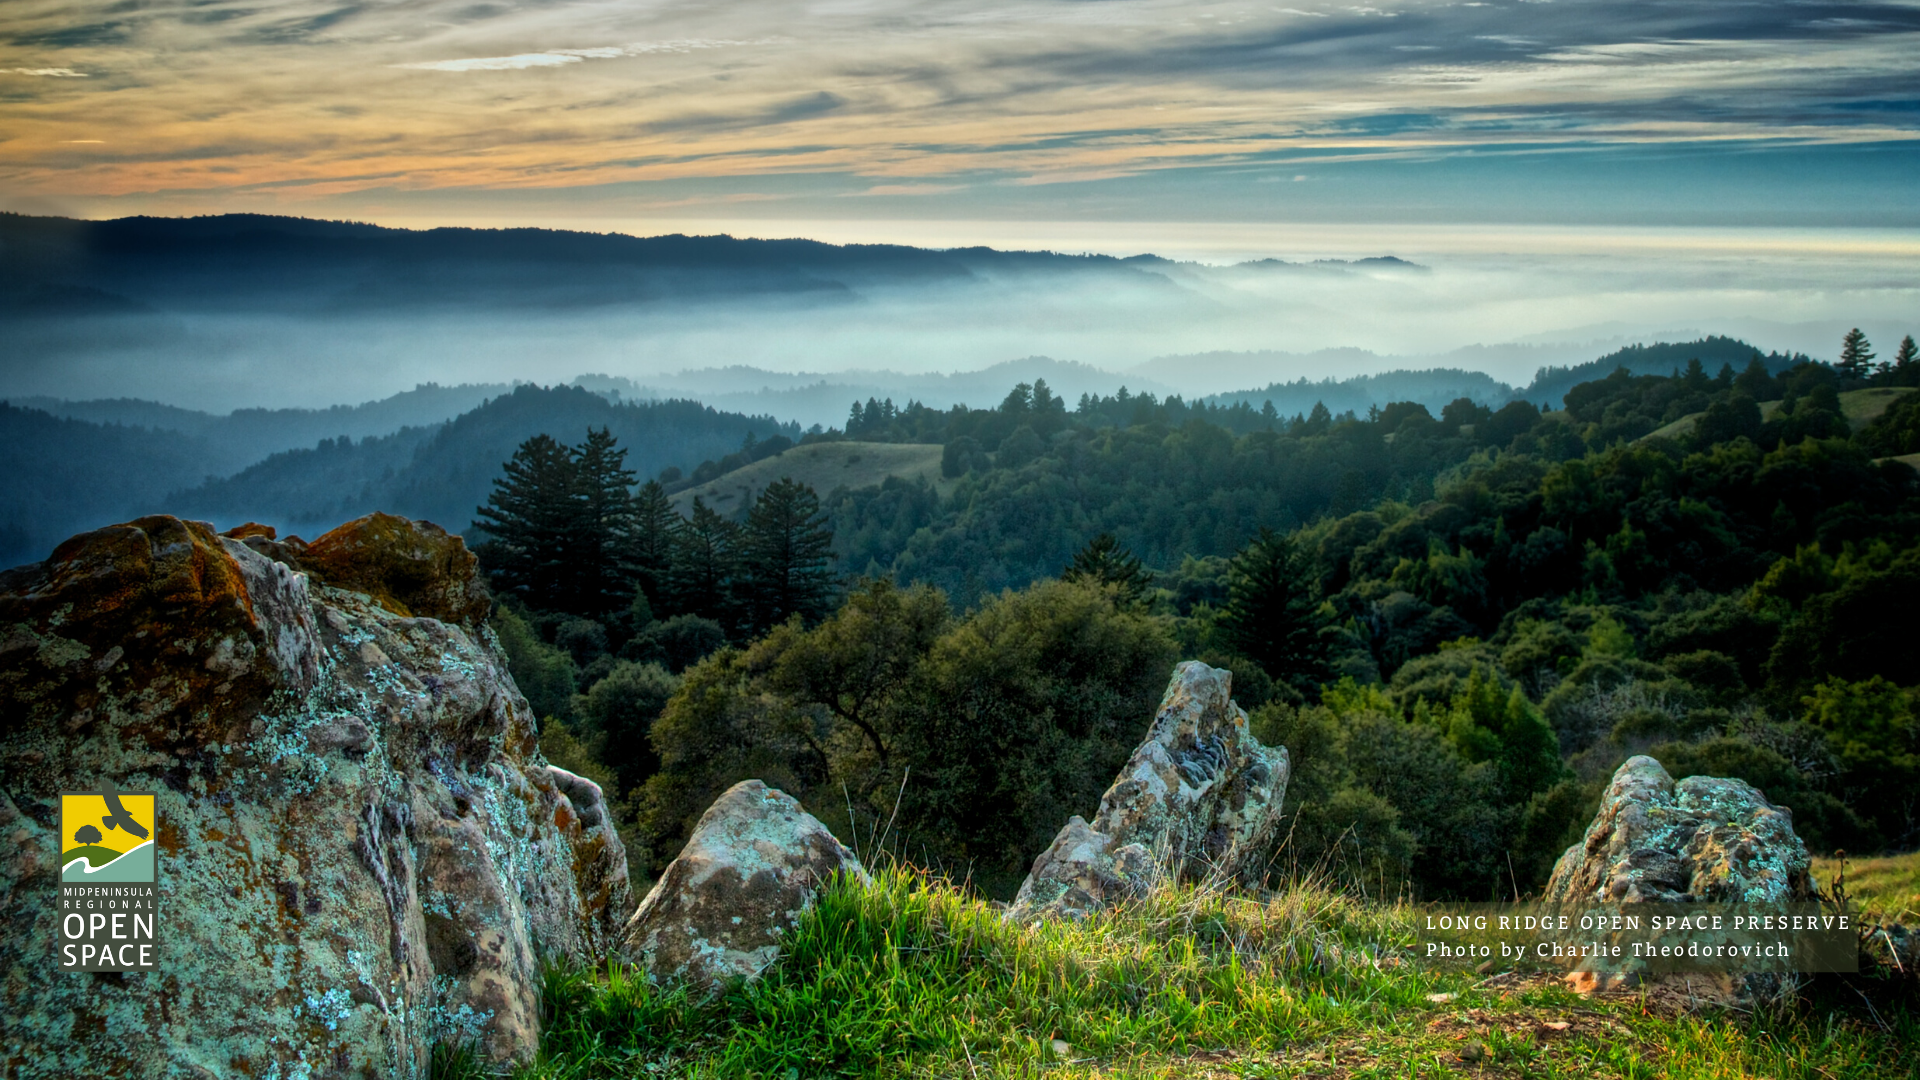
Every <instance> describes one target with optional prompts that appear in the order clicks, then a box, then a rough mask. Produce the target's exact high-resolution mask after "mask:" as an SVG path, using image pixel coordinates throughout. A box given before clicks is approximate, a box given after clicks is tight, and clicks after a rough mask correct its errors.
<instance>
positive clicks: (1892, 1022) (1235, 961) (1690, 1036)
mask: <svg viewBox="0 0 1920 1080" xmlns="http://www.w3.org/2000/svg"><path fill="white" fill-rule="evenodd" d="M1411 914H1412V913H1411V911H1410V909H1406V908H1394V907H1387V906H1382V905H1375V904H1369V903H1365V902H1362V901H1356V900H1353V899H1350V898H1347V897H1344V896H1340V895H1337V894H1333V893H1330V892H1325V891H1322V890H1318V889H1312V888H1297V889H1293V890H1291V891H1288V892H1284V893H1282V894H1280V895H1278V896H1276V897H1274V898H1272V899H1271V900H1269V901H1268V902H1264V903H1261V902H1254V901H1251V900H1246V899H1236V898H1232V897H1228V896H1222V895H1218V894H1212V893H1208V892H1204V891H1197V890H1191V889H1183V890H1168V891H1165V892H1162V893H1160V894H1157V895H1155V896H1153V897H1152V898H1150V899H1148V900H1147V901H1145V902H1142V903H1140V904H1139V905H1136V906H1133V907H1130V908H1128V909H1126V910H1123V911H1118V912H1115V913H1113V914H1110V915H1107V916H1104V917H1101V918H1097V919H1093V920H1089V921H1086V922H1082V923H1049V924H1043V925H1039V926H1019V925H1014V924H1010V923H1007V922H1005V921H1004V920H1003V919H1002V916H1001V912H1000V911H999V910H998V909H997V908H995V907H994V906H993V905H991V904H989V903H987V902H985V901H981V900H979V899H976V898H973V897H971V896H968V895H965V894H963V893H962V892H960V891H959V890H956V889H954V888H951V887H949V886H947V885H944V884H941V883H939V882H934V881H929V880H927V879H925V878H922V877H918V876H916V875H914V874H911V873H908V872H905V871H888V872H884V873H882V874H880V875H878V878H877V880H876V882H875V883H874V884H872V885H870V886H860V885H837V886H835V887H833V888H831V889H829V890H827V891H826V892H824V893H823V894H822V895H821V897H820V898H819V900H818V902H817V903H816V905H815V906H814V907H813V908H812V909H811V910H810V912H809V913H808V914H807V916H806V917H805V918H804V919H803V921H802V924H801V925H800V927H799V928H798V929H797V930H796V932H795V934H794V936H793V938H792V939H791V941H790V943H789V948H788V950H787V952H786V954H785V955H784V956H783V958H782V960H781V962H780V963H779V964H778V965H776V966H775V967H774V968H773V969H772V970H771V971H770V972H768V974H767V975H766V976H765V977H764V978H763V979H761V980H760V981H758V982H756V983H753V984H749V985H746V986H735V987H732V988H730V989H728V990H727V991H725V992H724V993H721V994H719V995H717V996H713V997H704V996H701V995H699V994H697V993H694V992H692V991H689V990H688V989H687V988H685V987H683V986H671V987H656V986H653V985H651V984H649V983H648V982H647V981H646V980H645V979H644V978H643V977H642V976H640V975H638V974H637V973H636V972H635V971H634V970H633V969H631V968H627V967H623V966H619V965H610V966H605V967H601V968H597V969H587V970H577V969H576V970H567V969H555V970H552V971H549V972H548V973H547V975H546V982H545V1000H544V1004H543V1014H544V1015H543V1022H544V1024H545V1036H544V1041H543V1045H542V1048H541V1053H540V1056H539V1058H538V1060H537V1061H536V1062H534V1063H533V1064H531V1065H529V1066H526V1067H524V1068H523V1069H521V1070H520V1072H519V1073H518V1074H517V1075H518V1076H519V1077H520V1080H536V1078H538V1080H549V1078H550V1080H561V1078H568V1080H571V1078H581V1080H586V1078H601V1077H652V1076H676V1077H716V1078H717V1077H761V1078H767V1080H799V1078H803V1077H965V1078H968V1080H972V1078H987V1077H1040V1076H1042V1075H1044V1076H1047V1077H1060V1078H1079V1077H1088V1078H1091V1077H1202V1076H1205V1077H1239V1078H1246V1080H1255V1078H1268V1077H1274V1078H1277V1077H1294V1076H1303V1077H1304V1076H1323V1077H1352V1078H1361V1077H1367V1078H1379V1080H1388V1078H1394V1080H1427V1078H1440V1077H1460V1076H1513V1077H1579V1078H1581V1080H1606V1078H1621V1080H1626V1078H1633V1080H1639V1078H1643V1077H1668V1076H1674V1077H1726V1076H1779V1077H1806V1078H1808V1080H1815V1078H1821V1080H1836V1078H1854V1077H1857V1078H1861V1080H1866V1078H1874V1080H1880V1078H1885V1077H1893V1076H1901V1075H1906V1076H1913V1075H1917V1073H1916V1069H1915V1064H1914V1061H1913V1060H1912V1059H1913V1055H1912V1053H1911V1047H1912V1046H1914V1045H1917V1044H1920V1024H1916V1022H1915V1019H1914V1017H1913V1015H1912V1014H1911V1013H1910V1012H1909V1011H1907V1010H1905V1009H1904V1008H1898V1009H1896V1008H1893V1007H1891V1006H1889V1005H1887V1004H1885V1003H1884V1002H1883V1003H1882V1004H1881V1005H1880V1007H1879V1009H1878V1012H1877V1014H1875V1015H1874V1017H1873V1018H1872V1019H1863V1018H1862V1017H1865V1016H1866V1015H1867V1013H1868V1010H1866V1009H1861V1010H1859V1011H1860V1014H1861V1016H1860V1017H1856V1016H1854V1015H1852V1014H1850V1013H1848V1012H1846V1011H1844V1010H1838V1009H1836V1010H1826V1011H1823V1010H1821V1009H1803V1010H1802V1012H1801V1013H1799V1014H1796V1015H1794V1016H1791V1017H1783V1016H1767V1017H1741V1016H1737V1015H1736V1016H1719V1017H1707V1016H1687V1015H1677V1014H1674V1013H1672V1012H1670V1011H1667V1012H1663V1011H1662V1010H1661V1009H1659V1008H1657V1007H1656V1006H1655V1004H1654V1003H1653V1002H1652V1001H1651V1000H1650V999H1640V998H1626V999H1611V1000H1604V1001H1601V1000H1594V1001H1589V1000H1584V999H1581V998H1578V997H1576V996H1574V995H1573V994H1571V993H1570V992H1568V991H1567V990H1565V989H1563V988H1562V987H1560V986H1559V985H1558V984H1556V983H1534V984H1521V985H1517V986H1515V987H1514V988H1513V989H1511V990H1506V991H1501V990H1495V989H1491V988H1484V987H1483V984H1482V982H1481V977H1480V976H1477V975H1463V974H1457V973H1441V972H1432V971H1423V970H1420V969H1418V968H1416V967H1414V966H1412V965H1411V964H1409V963H1407V962H1405V961H1404V960H1401V959H1399V957H1398V955H1397V954H1398V952H1399V950H1401V949H1403V948H1404V947H1405V946H1406V945H1408V944H1409V943H1410V942H1411V933H1410V927H1411ZM1439 993H1449V994H1452V995H1455V996H1454V997H1452V998H1451V999H1448V1000H1445V1001H1442V1002H1438V1003H1436V1002H1434V1001H1431V1000H1429V997H1428V995H1431V994H1439Z"/></svg>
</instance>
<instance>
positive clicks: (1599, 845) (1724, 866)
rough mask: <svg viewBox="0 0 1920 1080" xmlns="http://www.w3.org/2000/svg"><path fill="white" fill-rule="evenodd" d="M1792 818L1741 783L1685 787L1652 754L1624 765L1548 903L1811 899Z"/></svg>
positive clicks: (1570, 853) (1703, 781)
mask: <svg viewBox="0 0 1920 1080" xmlns="http://www.w3.org/2000/svg"><path fill="white" fill-rule="evenodd" d="M1811 866H1812V860H1811V859H1810V858H1809V857H1808V855H1807V846H1806V845H1805V844H1804V843H1802V842H1801V841H1800V837H1799V836H1798V835H1797V834H1795V833H1794V831H1793V812H1792V811H1790V810H1788V809H1786V808H1785V807H1779V806H1775V805H1773V804H1772V803H1770V802H1768V801H1767V798H1766V796H1764V795H1762V794H1760V792H1758V791H1756V790H1755V789H1754V788H1753V787H1752V785H1750V784H1748V783H1747V782H1746V781H1744V780H1723V779H1720V778H1718V777H1713V776H1689V777H1687V778H1686V779H1685V780H1682V781H1680V782H1679V783H1677V784H1676V783H1674V781H1673V777H1671V776H1668V775H1667V770H1665V769H1664V768H1661V766H1660V763H1659V762H1658V761H1655V760H1654V759H1652V758H1650V757H1646V756H1644V755H1643V756H1640V757H1633V758H1629V759H1627V762H1626V764H1624V765H1622V766H1620V768H1619V770H1618V771H1617V772H1615V773H1614V774H1613V782H1612V783H1611V784H1609V785H1608V786H1607V791H1606V794H1605V795H1603V796H1601V799H1600V810H1599V812H1598V813H1597V814H1595V815H1594V818H1593V823H1592V824H1591V825H1589V826H1587V834H1586V837H1585V839H1583V840H1582V841H1581V842H1580V843H1578V844H1575V845H1573V846H1572V847H1570V848H1568V849H1567V850H1566V852H1565V853H1564V854H1562V855H1561V856H1560V861H1559V862H1557V863H1556V864H1554V868H1553V876H1552V877H1550V878H1549V879H1548V881H1547V889H1546V894H1545V899H1547V900H1548V901H1550V902H1562V903H1570V902H1581V901H1603V902H1609V903H1634V902H1650V903H1690V902H1695V901H1698V902H1702V903H1723V904H1734V903H1784V902H1789V901H1799V902H1805V901H1811V900H1813V899H1814V898H1815V892H1814V886H1813V878H1812V877H1811V875H1810V874H1809V868H1810V867H1811Z"/></svg>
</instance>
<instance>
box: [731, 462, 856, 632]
mask: <svg viewBox="0 0 1920 1080" xmlns="http://www.w3.org/2000/svg"><path fill="white" fill-rule="evenodd" d="M826 520H827V519H826V515H824V514H822V513H821V512H820V498H819V496H817V495H815V494H814V491H813V489H812V488H811V487H808V486H807V485H805V484H802V483H799V482H798V481H795V480H793V479H791V478H788V477H781V478H780V479H779V480H776V481H774V482H773V483H771V484H768V485H767V486H766V488H765V489H763V490H762V491H761V492H760V497H759V498H757V499H755V500H754V501H753V507H752V509H750V510H748V511H747V524H746V528H745V529H744V530H743V531H742V532H741V534H740V554H739V570H740V573H739V582H738V587H737V589H736V593H737V594H738V601H739V608H740V610H741V611H742V613H743V614H744V615H745V616H746V621H747V625H748V627H749V628H750V629H751V630H752V631H753V632H755V633H763V632H765V631H766V630H767V629H768V628H770V627H773V626H776V625H778V624H780V623H783V622H785V621H786V620H787V618H788V616H791V615H799V616H800V617H801V618H802V619H803V620H805V621H806V622H808V623H816V622H819V621H820V620H821V619H822V618H824V617H825V616H826V614H827V611H828V610H829V608H830V606H831V600H832V596H833V586H834V581H833V571H832V569H831V567H832V564H833V552H832V550H831V549H832V547H833V533H832V532H830V531H829V530H828V529H827V527H826Z"/></svg>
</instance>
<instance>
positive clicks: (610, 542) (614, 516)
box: [569, 428, 634, 618]
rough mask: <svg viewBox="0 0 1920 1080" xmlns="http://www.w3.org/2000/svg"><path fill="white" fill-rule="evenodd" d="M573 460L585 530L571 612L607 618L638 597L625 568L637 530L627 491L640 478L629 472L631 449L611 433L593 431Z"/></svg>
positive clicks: (576, 554)
mask: <svg viewBox="0 0 1920 1080" xmlns="http://www.w3.org/2000/svg"><path fill="white" fill-rule="evenodd" d="M573 456H574V483H575V485H576V488H577V491H578V494H577V498H578V499H579V501H580V527H579V533H578V534H577V535H576V537H575V539H574V545H573V561H572V564H571V566H572V571H573V581H572V583H571V586H570V589H569V591H570V592H571V593H572V594H573V597H572V603H571V604H570V605H569V609H570V610H572V611H574V612H575V613H577V614H581V615H587V616H590V617H593V618H603V617H604V616H605V615H606V614H607V613H608V612H612V611H617V610H619V609H621V608H624V607H626V606H627V604H628V602H629V601H630V600H631V599H632V597H633V591H632V588H631V586H630V585H629V583H628V578H627V575H626V573H625V570H624V568H623V567H622V565H621V564H622V563H623V562H624V558H623V556H624V554H625V552H624V550H623V549H624V548H625V547H626V545H627V538H628V533H629V532H630V531H631V529H632V525H633V506H632V500H631V497H630V496H629V495H628V494H627V492H628V490H629V489H630V488H631V487H632V486H633V479H634V477H633V472H632V471H631V470H629V469H628V468H626V459H627V452H626V450H625V449H623V448H621V447H620V446H618V444H617V440H615V439H614V437H613V434H612V432H611V431H609V430H608V429H606V428H601V429H600V430H599V431H594V430H593V429H591V428H589V429H587V439H586V441H585V442H583V443H581V444H580V445H579V446H578V447H576V448H575V449H574V451H573Z"/></svg>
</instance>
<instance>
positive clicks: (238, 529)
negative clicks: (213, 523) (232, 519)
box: [220, 521, 280, 540]
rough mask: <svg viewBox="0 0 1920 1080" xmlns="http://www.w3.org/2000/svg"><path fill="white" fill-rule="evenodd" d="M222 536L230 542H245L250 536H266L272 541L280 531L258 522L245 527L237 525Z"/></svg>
mask: <svg viewBox="0 0 1920 1080" xmlns="http://www.w3.org/2000/svg"><path fill="white" fill-rule="evenodd" d="M220 535H221V536H224V537H226V538H227V539H229V540H245V539H246V538H247V537H249V536H264V537H266V538H267V539H269V540H272V539H274V538H275V537H277V536H279V535H280V530H278V529H276V528H274V527H273V526H271V525H262V524H260V523H259V522H257V521H249V522H247V523H246V524H245V525H235V526H234V527H233V528H231V529H228V530H227V531H226V532H223V533H221V534H220Z"/></svg>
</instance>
